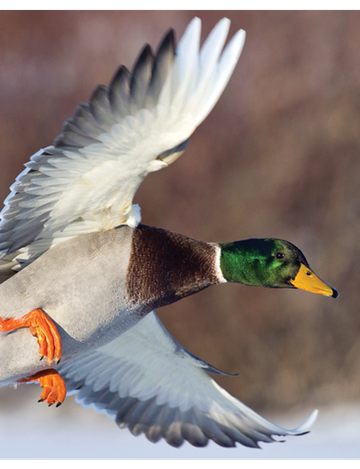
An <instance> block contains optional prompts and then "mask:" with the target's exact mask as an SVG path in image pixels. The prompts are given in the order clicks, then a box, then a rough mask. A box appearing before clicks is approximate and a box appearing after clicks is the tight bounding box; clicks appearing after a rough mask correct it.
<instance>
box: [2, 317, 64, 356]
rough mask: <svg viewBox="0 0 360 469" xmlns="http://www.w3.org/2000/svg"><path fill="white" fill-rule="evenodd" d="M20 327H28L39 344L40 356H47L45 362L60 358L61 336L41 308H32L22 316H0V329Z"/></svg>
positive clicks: (6, 329) (7, 329) (9, 329)
mask: <svg viewBox="0 0 360 469" xmlns="http://www.w3.org/2000/svg"><path fill="white" fill-rule="evenodd" d="M21 327H28V328H29V329H30V332H31V333H32V335H33V336H35V337H36V338H37V341H38V344H39V355H40V357H41V358H43V357H44V356H47V364H48V365H51V363H52V361H53V360H55V363H58V362H59V360H60V358H61V352H62V350H61V338H60V335H59V333H58V331H57V329H56V326H55V324H54V323H53V322H52V321H51V320H50V319H49V318H48V317H47V316H46V314H45V313H44V311H43V310H42V309H34V310H33V311H31V312H30V313H28V314H25V316H23V317H22V318H10V319H1V318H0V331H4V332H9V331H14V330H15V329H20V328H21Z"/></svg>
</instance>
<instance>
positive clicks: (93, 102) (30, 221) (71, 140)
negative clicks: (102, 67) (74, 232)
mask: <svg viewBox="0 0 360 469" xmlns="http://www.w3.org/2000/svg"><path fill="white" fill-rule="evenodd" d="M173 38H174V33H173V31H171V32H169V33H167V34H166V36H165V37H164V39H163V41H162V42H161V44H160V46H159V49H158V52H157V55H156V57H154V56H153V54H152V52H151V48H150V46H148V45H147V46H146V47H145V48H144V49H143V51H142V53H141V54H140V57H139V58H138V60H137V62H136V63H135V66H134V69H133V73H132V74H131V73H130V72H129V71H128V70H127V69H126V68H125V67H124V66H121V67H120V68H119V70H118V72H117V73H116V74H115V76H114V78H113V79H112V81H111V84H110V88H108V87H106V86H103V85H100V86H98V87H97V88H96V89H95V91H94V92H93V94H92V96H91V98H90V102H89V103H81V104H79V105H78V106H77V108H76V110H75V113H74V116H73V117H72V118H70V119H67V120H66V121H65V122H64V125H63V128H62V133H61V134H60V135H59V136H57V137H56V138H55V141H54V145H53V147H48V148H46V149H45V150H41V151H39V152H37V153H36V154H35V155H33V156H32V157H31V161H30V162H29V163H27V164H26V165H25V166H26V167H27V170H25V171H23V172H22V173H21V174H20V175H19V176H18V178H17V180H16V182H15V183H14V184H13V185H12V186H11V190H12V193H11V194H10V195H9V197H8V198H7V199H6V200H5V205H7V207H6V209H5V210H4V211H3V213H2V223H1V225H0V250H1V251H3V255H2V257H4V256H7V255H9V254H12V253H15V252H16V251H17V250H18V249H20V248H21V247H24V246H26V245H28V244H30V243H31V242H32V241H34V240H35V238H36V237H37V236H38V235H39V234H40V233H41V231H42V230H43V228H44V223H45V222H46V220H47V219H48V218H49V216H50V212H51V210H52V208H53V207H54V204H55V203H56V201H57V200H58V197H57V195H58V194H57V193H56V192H52V193H51V198H50V199H49V200H48V203H46V202H47V201H46V199H45V198H44V195H45V194H46V195H48V192H47V191H46V187H47V186H46V183H45V184H44V178H47V179H49V185H51V187H52V189H53V188H54V187H55V186H56V184H58V185H59V187H61V189H59V191H61V190H63V185H64V179H66V178H68V176H69V171H65V172H64V173H63V174H62V173H61V171H59V169H58V168H56V167H54V166H53V165H52V164H51V158H52V157H54V156H59V157H64V158H66V156H65V155H64V153H63V152H64V151H72V152H75V153H76V155H77V156H78V157H81V153H80V152H79V151H80V150H81V149H82V148H84V147H87V146H89V145H92V144H96V143H99V142H100V140H99V135H101V134H103V133H106V132H109V131H110V129H111V127H112V126H113V125H115V124H116V123H119V122H120V121H121V120H122V119H124V118H125V117H126V116H128V115H129V113H136V112H137V111H138V110H140V109H141V108H142V107H144V106H145V105H146V106H147V107H148V108H151V107H153V106H154V105H155V104H156V101H157V99H158V96H159V94H160V92H161V88H162V86H163V84H164V83H165V81H166V78H167V75H168V73H169V71H170V69H171V65H172V62H173V58H174V54H175V49H174V39H173ZM45 168H46V169H45ZM52 169H53V171H54V172H56V178H52V177H48V176H49V175H50V174H51V171H52ZM45 172H46V173H45ZM46 174H47V175H48V176H47V175H46ZM40 178H41V186H40V184H37V180H39V179H40ZM31 194H33V197H32V198H31ZM39 196H41V197H39ZM24 199H26V202H24V201H23V200H24ZM32 199H33V200H32ZM28 201H29V202H28ZM32 204H33V205H32ZM39 204H41V206H40V207H39ZM31 207H33V208H34V212H36V216H35V217H34V218H31V216H32V212H31V210H29V208H31ZM24 208H25V209H26V210H24ZM70 221H71V220H69V222H70ZM15 232H16V233H15ZM15 234H16V236H15ZM14 241H15V242H14ZM13 257H14V256H11V258H9V260H10V261H12V259H13ZM12 265H13V264H12Z"/></svg>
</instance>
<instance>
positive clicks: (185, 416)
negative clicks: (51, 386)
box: [58, 312, 317, 447]
mask: <svg viewBox="0 0 360 469" xmlns="http://www.w3.org/2000/svg"><path fill="white" fill-rule="evenodd" d="M204 370H207V371H210V372H215V373H218V372H219V370H217V369H216V368H213V367H212V366H211V365H208V364H207V363H206V362H204V361H203V360H200V359H199V358H197V357H195V356H194V355H192V354H190V353H189V352H187V351H186V350H185V349H184V348H183V347H181V345H179V344H178V343H177V342H176V341H175V339H173V337H172V336H171V335H170V334H169V333H168V332H167V331H166V329H165V328H164V326H163V325H162V324H161V322H160V320H159V318H158V317H157V316H156V314H155V313H154V312H152V313H150V314H148V315H147V316H146V317H145V318H144V319H142V320H141V321H140V322H139V323H138V324H137V325H136V326H134V327H133V328H131V329H130V330H128V331H127V332H125V333H124V334H122V335H121V336H120V337H119V338H117V339H116V340H114V341H113V342H111V343H109V344H107V345H105V346H104V347H101V348H99V349H97V350H96V351H94V352H91V353H88V354H85V355H82V356H80V357H78V358H76V359H75V360H72V361H71V362H69V363H66V364H65V365H62V366H59V367H58V371H59V372H60V374H61V376H62V377H63V378H64V380H65V382H66V386H67V389H68V391H69V392H70V393H71V392H72V393H74V392H77V396H76V400H77V401H78V402H82V404H83V406H84V407H89V406H93V407H95V409H96V410H97V411H99V412H103V413H107V414H108V415H109V417H112V418H115V419H116V423H117V424H118V425H119V426H120V427H128V428H129V430H130V431H131V433H132V434H134V435H139V434H141V433H144V434H145V435H146V437H147V438H148V439H149V440H150V441H152V442H156V441H158V440H160V439H161V438H164V439H165V440H166V441H167V442H168V443H169V444H171V445H172V446H176V447H178V446H180V445H181V444H182V443H183V442H184V441H185V440H186V441H188V442H189V443H191V444H192V445H194V446H205V445H206V444H207V443H208V441H209V440H213V441H215V442H216V443H217V444H219V445H221V446H235V443H236V442H239V443H241V444H242V445H245V446H249V447H258V442H272V441H276V440H274V438H273V436H287V435H301V434H304V433H306V432H307V431H308V430H309V428H310V426H311V425H312V424H313V422H314V420H315V418H316V415H317V411H315V412H314V413H313V414H312V415H311V416H310V417H309V419H308V420H307V421H306V422H305V423H304V424H303V425H301V426H300V427H298V428H297V429H295V430H286V429H284V428H281V427H279V426H277V425H274V424H272V423H270V422H268V421H267V420H265V419H264V418H262V417H260V416H259V415H258V414H256V413H255V412H254V411H252V410H251V409H249V408H248V407H247V406H245V405H244V404H243V403H241V402H240V401H238V400H237V399H235V398H234V397H233V396H231V395H230V394H228V393H227V392H226V391H225V390H224V389H222V388H221V387H220V386H219V385H218V384H216V383H215V381H214V380H212V379H211V378H210V377H209V376H208V375H207V374H206V373H205V371H204ZM220 373H221V372H220Z"/></svg>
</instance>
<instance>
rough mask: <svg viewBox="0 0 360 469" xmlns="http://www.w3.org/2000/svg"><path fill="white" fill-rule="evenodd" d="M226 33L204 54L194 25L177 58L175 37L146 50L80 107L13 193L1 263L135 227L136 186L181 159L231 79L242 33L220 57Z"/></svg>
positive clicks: (216, 33) (225, 23)
mask: <svg viewBox="0 0 360 469" xmlns="http://www.w3.org/2000/svg"><path fill="white" fill-rule="evenodd" d="M229 25H230V21H229V20H227V19H225V18H224V19H223V20H221V21H220V22H219V23H218V24H217V25H216V26H215V28H214V29H213V31H212V32H211V34H210V35H209V37H208V39H207V40H206V42H205V44H204V46H203V48H202V50H201V52H199V43H200V32H201V21H200V20H199V19H198V18H195V19H194V20H193V21H192V22H191V23H190V25H189V26H188V28H187V30H186V31H185V33H184V35H183V37H182V39H181V41H180V43H179V45H178V47H177V49H176V52H175V50H174V34H173V31H170V32H169V33H168V34H167V35H166V36H165V37H164V39H163V41H162V43H161V45H160V47H159V49H158V51H157V53H156V56H154V55H153V54H152V52H151V49H150V47H149V46H146V47H145V48H144V49H143V51H142V53H141V54H140V56H139V58H138V60H137V62H136V64H135V66H134V69H133V72H132V74H130V73H129V72H128V70H127V69H126V68H125V67H120V68H119V70H118V72H117V73H116V74H115V76H114V78H113V80H112V82H111V84H110V87H109V88H107V87H105V86H99V87H98V88H97V89H96V90H95V92H94V93H93V95H92V97H91V99H90V102H89V103H82V104H80V105H79V106H78V107H77V109H76V111H75V114H74V117H73V118H71V119H68V120H67V121H65V123H64V126H63V132H62V134H61V135H59V137H57V138H56V139H55V141H54V145H53V146H50V147H47V148H45V149H44V150H40V151H39V152H37V153H36V154H35V155H33V156H32V157H31V159H30V162H29V163H27V164H26V167H27V169H26V170H25V171H23V172H22V173H21V174H20V175H19V176H18V178H17V179H16V182H15V184H14V185H13V186H12V187H11V191H12V192H11V194H10V195H9V196H8V198H7V199H6V201H5V208H4V209H3V211H2V213H1V218H2V221H1V224H0V251H1V254H2V255H1V257H3V258H5V260H9V261H10V260H12V259H13V258H16V260H17V261H19V262H21V263H28V262H31V261H32V260H34V258H36V257H38V256H39V255H40V254H42V253H43V252H44V251H46V250H47V249H49V248H50V247H51V246H53V245H54V244H56V243H58V242H60V241H63V240H65V239H67V238H69V237H72V236H76V235H78V234H80V233H83V232H90V231H97V230H104V229H110V228H113V227H115V226H118V225H121V224H128V225H130V226H136V225H137V224H138V223H139V221H140V211H139V208H136V207H134V206H133V205H132V202H133V198H134V195H135V192H136V190H137V188H138V187H139V185H140V183H141V182H142V180H143V179H144V178H145V177H146V175H147V174H148V173H149V172H151V171H157V170H158V169H161V168H163V167H165V166H167V165H168V164H170V163H171V162H172V161H174V160H175V159H176V158H177V157H178V156H179V154H181V152H182V151H183V150H184V149H185V147H186V144H187V140H188V139H189V137H190V136H191V134H192V133H193V132H194V130H195V128H196V127H197V126H198V125H199V124H200V123H201V122H202V121H203V120H204V119H205V117H206V116H207V115H208V114H209V112H210V111H211V109H212V108H213V107H214V105H215V104H216V102H217V100H218V99H219V97H220V95H221V93H222V91H223V89H224V87H225V86H226V84H227V82H228V80H229V79H230V76H231V74H232V72H233V69H234V67H235V65H236V63H237V61H238V59H239V56H240V53H241V50H242V46H243V43H244V39H245V33H244V31H239V32H238V33H236V34H235V35H234V37H233V38H232V39H231V41H230V42H229V43H228V44H227V46H226V48H225V50H224V51H223V53H222V54H221V51H222V49H223V46H224V43H225V40H226V37H227V34H228V30H229Z"/></svg>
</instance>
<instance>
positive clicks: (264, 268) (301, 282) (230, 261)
mask: <svg viewBox="0 0 360 469" xmlns="http://www.w3.org/2000/svg"><path fill="white" fill-rule="evenodd" d="M220 248H221V256H220V267H221V270H222V274H223V276H224V278H225V279H226V280H227V281H228V282H238V283H243V284H245V285H254V286H261V287H272V288H300V289H302V290H307V291H311V292H313V293H320V294H322V295H326V296H331V297H333V298H336V297H337V296H338V292H337V291H336V290H335V288H333V287H331V286H330V285H328V284H327V283H325V282H324V281H323V280H321V279H320V278H319V277H318V276H317V275H316V274H315V273H314V272H313V271H312V270H311V269H310V267H309V264H308V262H307V260H306V258H305V256H304V254H303V253H302V252H301V251H300V249H298V248H297V247H296V246H294V245H293V244H291V243H289V242H288V241H284V240H282V239H273V238H268V239H247V240H245V241H235V242H234V243H225V244H220Z"/></svg>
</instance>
